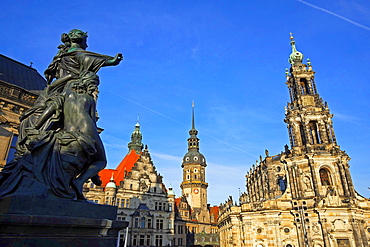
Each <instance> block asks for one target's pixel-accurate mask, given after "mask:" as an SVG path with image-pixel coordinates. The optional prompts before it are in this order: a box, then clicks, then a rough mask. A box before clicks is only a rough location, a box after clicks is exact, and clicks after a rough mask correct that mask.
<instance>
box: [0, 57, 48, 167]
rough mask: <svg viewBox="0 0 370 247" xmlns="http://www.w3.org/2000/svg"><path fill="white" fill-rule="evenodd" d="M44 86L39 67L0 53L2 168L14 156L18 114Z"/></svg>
mask: <svg viewBox="0 0 370 247" xmlns="http://www.w3.org/2000/svg"><path fill="white" fill-rule="evenodd" d="M45 87H46V80H45V79H44V78H43V77H42V76H41V75H40V74H39V73H38V72H37V70H36V69H34V68H32V67H31V66H27V65H25V64H22V63H20V62H17V61H15V60H13V59H11V58H9V57H6V56H4V55H1V54H0V170H1V169H2V168H3V167H4V166H5V164H6V163H7V162H8V161H11V160H12V159H13V158H14V153H15V145H16V142H17V138H18V127H19V123H20V122H19V117H20V116H21V115H22V114H23V113H24V112H25V111H27V110H28V109H29V108H31V107H32V106H33V104H34V103H35V101H36V99H37V97H38V95H39V94H40V92H41V90H43V89H44V88H45Z"/></svg>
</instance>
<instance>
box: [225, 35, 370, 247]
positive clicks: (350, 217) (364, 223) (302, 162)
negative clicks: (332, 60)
mask: <svg viewBox="0 0 370 247" xmlns="http://www.w3.org/2000/svg"><path fill="white" fill-rule="evenodd" d="M290 44H291V46H292V53H291V55H290V57H289V62H290V64H291V67H290V70H289V71H287V72H286V79H287V81H286V84H287V86H288V90H289V95H290V102H289V103H288V105H287V107H286V108H285V119H284V122H285V123H286V124H287V129H288V134H289V138H290V147H289V146H287V145H286V147H285V150H284V152H281V153H280V154H277V155H269V154H268V151H266V157H265V158H263V159H262V157H261V159H260V161H259V162H257V164H256V165H253V167H252V168H251V169H250V171H248V172H247V175H246V191H245V193H243V194H242V195H241V197H240V199H239V202H234V201H233V199H232V198H231V197H230V198H229V199H228V200H227V201H226V202H225V203H223V204H221V207H220V216H219V221H218V225H219V233H220V242H221V244H220V246H222V247H229V246H238V247H268V246H269V247H273V246H276V247H278V246H279V247H280V246H282V247H308V246H310V247H311V246H312V247H365V246H369V239H370V201H369V199H366V198H364V197H362V196H360V195H359V194H358V193H357V192H356V191H355V189H354V186H353V182H352V178H351V174H350V170H349V160H350V157H349V156H348V155H347V153H346V152H345V151H343V150H341V149H340V147H339V146H338V144H337V139H336V136H335V134H334V128H333V122H332V117H333V115H332V114H331V113H330V109H329V107H328V104H327V103H326V102H324V101H323V99H322V98H321V97H320V95H319V93H318V91H317V88H316V82H315V77H314V75H315V72H314V71H313V68H312V65H311V64H310V61H308V62H307V64H304V63H303V62H302V61H303V54H302V53H301V52H299V51H297V49H296V46H295V41H294V39H293V37H291V42H290Z"/></svg>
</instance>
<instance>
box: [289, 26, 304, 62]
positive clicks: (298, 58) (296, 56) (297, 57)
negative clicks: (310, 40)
mask: <svg viewBox="0 0 370 247" xmlns="http://www.w3.org/2000/svg"><path fill="white" fill-rule="evenodd" d="M290 45H291V46H292V53H291V54H290V56H289V63H290V64H291V65H295V64H300V63H302V61H303V54H302V53H301V52H299V51H297V48H296V47H295V41H294V37H293V34H292V33H290Z"/></svg>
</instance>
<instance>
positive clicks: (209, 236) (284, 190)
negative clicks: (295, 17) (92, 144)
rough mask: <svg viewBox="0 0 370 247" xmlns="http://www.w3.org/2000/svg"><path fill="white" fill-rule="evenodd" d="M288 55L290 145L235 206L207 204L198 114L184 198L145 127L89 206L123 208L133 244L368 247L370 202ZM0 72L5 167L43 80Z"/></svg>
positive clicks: (303, 69)
mask: <svg viewBox="0 0 370 247" xmlns="http://www.w3.org/2000/svg"><path fill="white" fill-rule="evenodd" d="M291 47H292V53H291V55H290V57H289V62H290V64H291V67H290V70H288V71H287V72H286V79H287V80H286V84H287V86H288V90H289V96H290V102H289V103H288V105H287V106H286V108H285V109H286V112H285V119H284V121H285V123H286V124H287V129H288V135H289V139H290V146H286V148H285V150H284V151H283V152H282V153H280V154H276V155H271V154H269V153H266V156H265V158H261V160H260V161H259V162H258V164H256V165H255V166H253V167H252V168H251V169H250V171H248V173H247V175H246V191H245V193H243V194H242V196H241V197H240V198H239V200H238V202H235V201H234V200H233V199H232V198H229V199H228V200H227V201H226V202H225V203H222V204H221V206H220V207H210V206H209V205H208V204H207V189H208V183H206V180H205V177H206V176H205V175H206V174H205V172H206V170H205V168H206V166H207V165H206V161H205V157H204V156H203V154H201V153H200V152H199V139H198V137H197V134H198V132H197V130H196V129H195V124H194V112H193V115H192V117H193V119H192V128H191V130H190V132H189V134H190V137H189V139H188V152H187V153H186V154H185V155H184V158H183V162H182V164H181V167H182V168H183V169H182V173H183V174H182V177H183V179H182V183H181V185H180V186H181V189H182V195H181V196H180V197H178V198H175V195H174V193H173V190H172V189H171V186H170V187H169V188H168V189H167V188H166V186H165V185H164V184H163V183H162V177H161V175H160V174H159V173H158V172H157V171H156V168H155V166H154V164H153V162H152V160H151V157H150V153H149V151H148V148H147V147H145V148H144V146H143V144H142V143H141V138H142V136H141V132H140V125H139V123H137V124H136V125H135V130H134V132H133V133H132V135H131V142H130V143H129V146H128V148H129V153H128V154H127V155H126V156H125V157H124V159H123V160H122V162H121V163H120V164H119V165H118V166H117V168H116V169H104V170H103V171H101V173H100V175H101V177H102V180H103V185H102V186H95V185H93V184H92V183H91V182H89V183H87V184H85V185H86V186H85V188H84V189H85V191H84V193H85V195H86V196H87V198H88V199H89V200H91V201H94V202H97V203H101V204H109V205H116V206H118V214H117V219H118V220H126V221H130V225H129V228H130V239H129V240H128V241H129V243H130V245H131V246H162V245H171V246H183V247H185V246H191V245H194V244H200V245H206V244H208V245H213V246H218V242H219V246H223V247H226V246H240V247H247V246H248V247H252V246H253V247H268V246H283V247H306V246H310V247H311V246H312V247H329V246H330V247H331V246H338V247H348V246H351V247H358V246H359V247H361V246H363V247H365V246H369V243H370V242H369V239H370V201H369V200H368V199H366V198H363V197H361V196H360V195H359V194H358V193H357V192H356V191H355V188H354V184H353V182H352V179H351V174H350V170H349V160H350V157H349V156H348V155H347V154H346V153H345V152H344V151H343V150H341V149H340V147H339V145H338V144H337V139H336V136H335V132H334V128H333V122H332V118H333V115H332V114H331V113H330V109H329V107H328V104H327V103H326V102H325V101H324V100H323V99H322V98H321V97H320V95H319V93H318V89H317V87H316V82H315V71H314V70H313V67H312V65H311V64H310V62H309V61H307V63H306V64H305V63H304V62H303V54H302V53H301V52H299V51H297V49H296V45H295V40H294V38H293V37H291ZM0 64H7V66H0V69H2V71H0V72H1V73H0V112H1V115H0V140H1V142H0V166H4V165H5V163H6V160H11V159H12V153H14V142H15V140H16V138H17V134H18V132H17V127H18V125H19V120H18V117H19V116H20V115H21V114H22V113H23V112H24V111H26V110H27V109H28V108H30V107H31V106H32V103H33V102H34V101H35V99H36V98H37V95H38V91H37V90H39V91H40V90H41V89H42V88H43V86H44V85H45V84H46V81H45V80H44V79H43V78H42V77H41V76H40V75H39V74H38V73H37V71H36V70H35V69H33V68H31V67H29V66H26V65H23V64H20V63H18V62H16V61H14V60H12V59H10V58H7V57H5V56H0ZM8 65H9V66H8ZM5 68H6V69H7V70H4V69H5ZM10 68H14V70H11V69H10ZM15 71H18V72H17V73H16V76H15V75H14V76H11V74H12V73H15ZM19 71H21V72H19ZM15 79H16V80H15ZM179 176H181V175H180V174H179ZM221 200H222V198H220V201H221ZM218 210H220V211H219V212H218ZM217 226H218V229H217ZM123 239H124V238H122V240H123Z"/></svg>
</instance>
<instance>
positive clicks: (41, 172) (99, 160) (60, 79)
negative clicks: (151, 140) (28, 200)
mask: <svg viewBox="0 0 370 247" xmlns="http://www.w3.org/2000/svg"><path fill="white" fill-rule="evenodd" d="M61 40H62V42H63V44H62V45H60V46H59V47H58V48H59V51H58V53H57V55H56V56H55V57H54V58H53V60H52V62H51V63H50V65H49V66H48V68H47V69H46V70H45V77H46V79H47V82H48V86H47V87H46V88H45V90H44V91H43V92H42V93H41V94H40V96H39V98H38V99H37V101H36V102H35V104H34V106H33V107H32V108H31V109H29V110H28V111H26V112H25V113H24V114H23V115H22V116H21V117H20V121H21V123H20V126H19V136H18V142H17V146H16V148H17V151H16V154H15V158H14V160H13V161H11V162H9V163H8V164H6V166H5V167H4V169H3V170H2V172H1V173H0V197H4V196H10V195H46V194H50V193H52V194H54V195H55V196H57V197H61V198H70V199H73V198H77V199H82V200H84V199H85V198H84V196H83V194H82V186H83V184H84V182H85V181H87V180H88V179H90V178H91V180H92V181H93V182H94V183H95V184H97V185H100V184H101V181H100V179H99V176H98V175H97V173H98V172H99V171H100V170H102V169H103V168H104V167H105V166H106V162H107V161H106V156H105V151H104V147H103V144H102V141H101V139H100V137H99V134H98V131H97V126H96V102H95V98H94V94H97V92H98V90H97V89H98V85H99V77H98V76H97V75H96V73H97V72H98V71H99V69H100V68H101V67H105V66H114V65H118V64H119V63H120V62H121V60H122V59H123V56H122V54H120V53H118V54H117V55H116V56H115V57H111V56H106V55H101V54H97V53H94V52H89V51H86V48H87V33H85V32H83V31H81V30H78V29H73V30H71V31H70V32H69V33H68V34H65V33H64V34H62V37H61ZM54 79H55V80H54Z"/></svg>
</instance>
